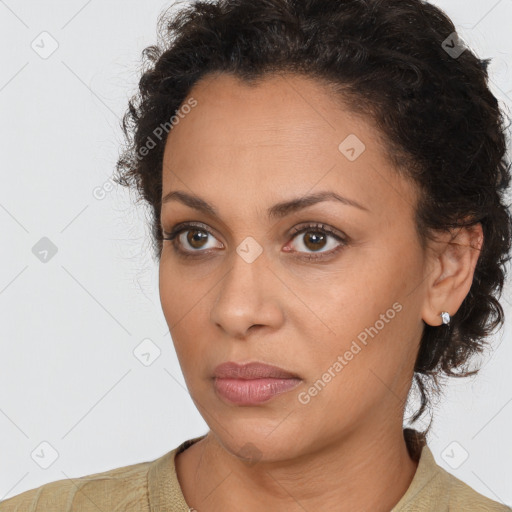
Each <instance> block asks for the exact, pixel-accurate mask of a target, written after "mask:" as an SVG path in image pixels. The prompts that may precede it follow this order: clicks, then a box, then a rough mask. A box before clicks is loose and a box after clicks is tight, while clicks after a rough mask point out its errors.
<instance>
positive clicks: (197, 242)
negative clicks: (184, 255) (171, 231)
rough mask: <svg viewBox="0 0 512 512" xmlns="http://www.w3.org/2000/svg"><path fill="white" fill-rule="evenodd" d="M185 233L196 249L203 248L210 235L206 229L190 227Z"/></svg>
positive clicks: (188, 241)
mask: <svg viewBox="0 0 512 512" xmlns="http://www.w3.org/2000/svg"><path fill="white" fill-rule="evenodd" d="M185 233H186V234H187V236H186V239H187V243H189V244H190V246H191V247H193V248H194V249H202V248H203V244H204V242H206V240H207V239H208V237H209V236H210V235H209V234H208V233H206V231H203V230H200V229H188V230H187V231H184V232H183V234H185ZM180 236H181V235H180Z"/></svg>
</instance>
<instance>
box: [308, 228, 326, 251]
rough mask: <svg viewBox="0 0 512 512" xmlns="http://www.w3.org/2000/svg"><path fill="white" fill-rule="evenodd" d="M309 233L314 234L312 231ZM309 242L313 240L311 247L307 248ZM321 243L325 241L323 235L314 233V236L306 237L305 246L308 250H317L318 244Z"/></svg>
mask: <svg viewBox="0 0 512 512" xmlns="http://www.w3.org/2000/svg"><path fill="white" fill-rule="evenodd" d="M310 233H315V232H313V231H312V232H310ZM310 240H313V242H312V247H309V242H310ZM323 241H325V235H323V234H322V233H318V232H316V234H313V235H307V238H306V246H307V247H308V249H318V248H319V243H320V244H321V243H322V242H323Z"/></svg>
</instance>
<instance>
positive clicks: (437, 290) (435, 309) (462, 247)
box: [422, 223, 483, 326]
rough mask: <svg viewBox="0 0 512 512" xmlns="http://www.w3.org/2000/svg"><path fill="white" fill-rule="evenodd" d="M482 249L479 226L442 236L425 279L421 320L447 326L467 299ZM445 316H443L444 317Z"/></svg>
mask: <svg viewBox="0 0 512 512" xmlns="http://www.w3.org/2000/svg"><path fill="white" fill-rule="evenodd" d="M482 246H483V230H482V225H481V224H480V223H477V224H475V225H473V226H467V227H461V228H456V229H454V230H452V231H451V232H450V233H443V234H442V235H441V236H440V237H439V238H438V239H437V240H436V242H435V243H434V245H433V247H431V249H432V253H433V256H432V257H433V258H434V260H435V261H434V269H433V270H431V275H430V276H428V277H427V280H426V283H427V287H426V296H425V302H424V306H423V311H422V319H423V321H424V322H425V323H426V324H428V325H432V326H438V325H442V324H448V323H449V319H450V317H452V316H453V315H454V314H455V313H456V312H457V311H458V309H459V308H460V306H461V304H462V302H463V301H464V299H465V298H466V296H467V294H468V293H469V290H470V289H471V285H472V283H473V276H474V273H475V268H476V264H477V262H478V257H479V256H480V251H481V249H482ZM443 313H444V314H443Z"/></svg>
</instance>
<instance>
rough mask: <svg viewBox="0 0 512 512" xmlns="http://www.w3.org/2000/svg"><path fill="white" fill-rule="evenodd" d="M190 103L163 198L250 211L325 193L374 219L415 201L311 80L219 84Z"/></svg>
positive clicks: (201, 88)
mask: <svg viewBox="0 0 512 512" xmlns="http://www.w3.org/2000/svg"><path fill="white" fill-rule="evenodd" d="M188 97H189V98H194V100H195V101H196V102H197V105H196V106H195V107H194V108H193V109H191V111H190V112H189V113H187V114H186V115H185V116H184V117H183V118H182V119H181V120H180V121H179V123H178V124H176V125H175V126H174V127H173V129H172V130H171V132H170V134H169V136H168V139H167V142H166V147H165V153H164V161H163V194H166V193H167V192H168V191H169V190H171V189H177V188H179V189H187V188H190V189H194V190H195V193H198V194H201V195H203V196H208V195H210V197H211V199H212V201H213V202H215V199H216V197H217V196H218V195H220V194H222V196H223V197H229V196H230V195H232V197H238V198H240V200H243V199H244V198H245V199H246V200H247V201H254V199H255V198H256V197H267V198H270V197H272V199H274V200H279V199H283V195H290V196H293V197H296V196H300V195H305V194H306V193H308V192H311V191H315V190H314V189H315V188H321V189H323V190H324V189H326V188H330V189H333V190H336V191H338V192H340V193H343V194H344V195H346V196H350V195H352V196H353V197H354V198H356V197H357V198H358V199H357V200H359V201H360V202H362V203H363V204H373V205H375V206H376V207H377V209H379V208H384V207H385V206H386V205H385V203H386V201H395V202H396V199H397V198H398V197H402V198H403V197H404V194H405V195H408V194H411V193H412V190H411V189H410V184H409V183H406V182H404V180H403V178H400V177H399V176H398V174H397V172H396V170H395V169H394V168H393V165H392V164H391V162H390V160H389V159H388V155H387V151H386V148H385V147H384V144H383V138H382V134H381V133H380V132H379V131H378V129H377V128H376V127H375V126H374V125H373V123H372V120H371V119H365V118H362V117H361V116H358V115H356V114H354V113H353V112H350V111H349V110H347V109H346V108H344V106H343V104H342V102H341V101H340V100H338V99H337V98H338V97H337V96H335V95H334V93H333V92H332V90H330V89H329V88H328V87H326V86H325V85H323V84H321V83H319V82H316V81H314V80H312V79H310V78H305V77H302V76H297V75H280V76H274V77H269V78H266V79H264V80H263V81H261V82H259V83H258V84H256V85H248V84H245V83H244V82H241V81H239V80H238V79H237V78H236V77H233V76H231V75H227V74H221V75H217V76H210V77H207V78H206V79H205V80H202V81H201V82H199V83H198V84H196V86H195V87H194V88H193V89H192V90H191V91H190V93H189V95H188ZM231 193H232V194H231ZM381 203H382V204H381ZM261 206H262V207H263V202H262V205H261Z"/></svg>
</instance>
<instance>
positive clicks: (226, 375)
mask: <svg viewBox="0 0 512 512" xmlns="http://www.w3.org/2000/svg"><path fill="white" fill-rule="evenodd" d="M213 375H214V377H216V378H219V379H265V378H273V379H299V378H300V377H299V376H297V375H295V374H294V373H290V372H287V371H286V370H283V369H282V368H279V367H278V366H273V365H270V364H264V363H258V362H252V363H245V364H243V363H235V362H233V361H228V362H226V363H222V364H219V365H218V366H217V367H216V368H215V370H214V374H213Z"/></svg>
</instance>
